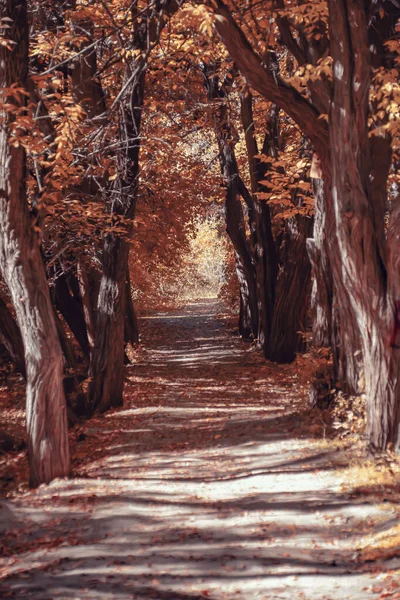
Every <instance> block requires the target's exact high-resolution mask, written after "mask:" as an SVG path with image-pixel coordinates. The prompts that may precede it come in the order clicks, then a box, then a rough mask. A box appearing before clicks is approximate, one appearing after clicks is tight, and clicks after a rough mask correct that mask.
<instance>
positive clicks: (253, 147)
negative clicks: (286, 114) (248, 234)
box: [240, 90, 278, 356]
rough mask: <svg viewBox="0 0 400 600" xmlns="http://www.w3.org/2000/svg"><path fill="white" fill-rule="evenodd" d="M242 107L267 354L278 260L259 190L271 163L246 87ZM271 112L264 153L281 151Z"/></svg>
mask: <svg viewBox="0 0 400 600" xmlns="http://www.w3.org/2000/svg"><path fill="white" fill-rule="evenodd" d="M240 106H241V119H242V126H243V131H244V135H245V141H246V148H247V159H248V165H249V172H250V183H251V194H248V195H247V194H246V191H245V190H244V189H243V188H241V193H242V196H243V197H244V199H245V201H246V202H247V205H248V207H249V220H250V229H251V230H252V231H254V238H255V241H254V244H253V261H254V265H255V271H256V282H257V306H258V333H257V336H256V337H257V339H258V343H259V344H260V346H261V348H262V349H263V351H264V355H265V356H266V349H267V345H268V340H269V337H270V333H271V328H272V319H273V312H274V303H275V285H276V278H277V274H278V259H277V253H276V247H275V241H274V237H273V234H272V226H271V214H270V210H269V206H268V204H267V203H266V202H262V201H259V200H258V199H257V193H258V192H260V191H262V188H261V185H260V181H262V180H263V179H264V178H265V174H266V169H267V166H266V164H265V163H262V162H261V161H260V160H259V159H258V146H257V141H256V134H255V126H254V119H253V97H252V95H251V93H250V90H246V91H245V92H244V93H242V94H241V95H240ZM271 113H272V114H271V115H270V118H268V122H267V132H266V135H265V139H264V147H263V153H266V154H268V155H269V156H272V155H273V154H274V152H277V147H276V142H277V137H278V136H277V135H276V132H277V129H278V128H277V122H278V115H277V110H276V108H275V107H273V108H272V111H271ZM246 198H247V200H246Z"/></svg>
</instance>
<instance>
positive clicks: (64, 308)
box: [53, 272, 90, 356]
mask: <svg viewBox="0 0 400 600" xmlns="http://www.w3.org/2000/svg"><path fill="white" fill-rule="evenodd" d="M53 295H54V305H55V307H56V308H57V310H59V311H60V313H61V314H62V316H63V318H64V320H65V322H66V323H67V325H68V327H69V328H70V329H71V331H72V333H73V334H74V336H75V338H76V340H77V342H78V343H79V345H80V347H81V348H82V350H83V353H84V354H85V356H89V354H90V346H89V340H88V335H87V331H86V322H85V317H84V312H83V308H82V304H81V302H80V301H79V300H78V299H77V298H76V297H75V296H74V295H73V294H71V291H70V289H69V286H68V277H67V275H66V274H65V273H64V272H61V273H60V274H56V276H55V281H54V294H53Z"/></svg>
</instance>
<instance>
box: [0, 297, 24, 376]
mask: <svg viewBox="0 0 400 600" xmlns="http://www.w3.org/2000/svg"><path fill="white" fill-rule="evenodd" d="M0 339H1V341H2V342H3V344H4V346H5V348H6V350H7V352H8V354H9V356H10V358H11V360H12V361H13V363H14V364H15V366H16V367H17V369H18V371H19V372H20V373H22V375H23V376H24V377H26V369H25V359H24V344H23V342H22V337H21V332H20V330H19V328H18V325H17V324H16V322H15V321H14V319H13V317H12V315H11V313H10V311H9V310H8V308H7V306H6V304H5V303H4V302H3V300H2V299H1V298H0Z"/></svg>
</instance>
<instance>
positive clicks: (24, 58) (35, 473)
mask: <svg viewBox="0 0 400 600" xmlns="http://www.w3.org/2000/svg"><path fill="white" fill-rule="evenodd" d="M4 18H7V19H11V21H10V24H11V27H10V29H6V30H5V34H6V37H7V39H9V40H11V42H12V43H13V45H12V47H11V48H7V47H6V46H4V45H2V46H0V63H1V64H2V65H3V67H2V69H1V70H0V87H1V88H5V89H6V90H7V89H8V88H9V87H10V86H12V85H14V84H16V85H17V87H19V88H25V87H26V83H27V70H28V39H29V33H28V32H29V29H28V20H27V6H26V0H1V1H0V21H1V19H4ZM3 94H4V95H5V96H6V98H5V99H6V101H7V102H8V103H10V104H15V107H16V109H17V108H18V106H21V105H23V103H24V96H22V95H21V96H20V100H19V101H18V100H16V99H15V98H13V97H12V96H9V97H7V92H5V93H4V92H3ZM13 119H14V116H13V115H12V114H10V113H8V114H6V113H5V111H3V115H2V119H1V122H0V265H1V269H2V273H3V277H4V280H5V282H6V283H7V286H8V288H9V290H10V294H11V298H12V301H13V304H14V308H15V313H16V317H17V322H18V325H19V328H20V331H21V335H22V339H23V343H24V350H25V364H26V370H27V392H26V396H27V403H26V415H27V437H28V455H29V465H30V484H31V485H32V486H37V485H39V484H41V483H48V482H50V481H51V480H52V479H54V478H55V477H64V476H67V475H68V474H69V471H70V457H69V447H68V432H67V414H66V402H65V395H64V390H63V358H62V352H61V347H60V343H59V341H58V337H57V329H56V324H55V319H54V312H53V306H52V303H51V299H50V293H49V289H48V286H47V280H46V274H45V269H44V265H43V262H42V258H41V254H40V249H39V240H38V237H37V234H36V233H35V232H34V230H33V227H32V223H31V219H30V215H29V212H28V205H27V200H26V179H25V178H26V167H25V161H26V157H25V151H24V149H23V148H22V147H21V146H18V147H16V146H14V145H13V144H12V141H11V140H10V136H11V127H12V123H13Z"/></svg>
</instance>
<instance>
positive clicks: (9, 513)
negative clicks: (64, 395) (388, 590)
mask: <svg viewBox="0 0 400 600" xmlns="http://www.w3.org/2000/svg"><path fill="white" fill-rule="evenodd" d="M217 311H218V305H217V304H216V303H214V302H208V303H198V304H193V305H190V306H188V307H186V309H185V310H183V311H182V312H180V313H179V312H177V313H166V314H161V315H157V316H156V317H151V318H150V317H148V318H147V319H146V327H145V328H143V329H146V330H147V331H148V333H147V337H146V338H145V339H144V344H143V348H142V350H141V351H140V352H139V356H140V358H139V360H138V363H137V364H136V365H134V366H132V367H129V368H128V369H127V377H128V381H127V386H126V402H125V405H124V407H123V408H122V409H121V410H120V411H112V412H110V413H107V414H106V415H105V416H104V417H102V418H99V419H95V420H93V421H91V422H90V423H89V425H88V429H87V433H86V435H85V436H82V439H81V440H80V441H76V442H75V443H74V453H75V473H76V475H77V478H76V479H73V480H70V481H55V482H54V483H52V484H51V485H50V486H47V487H42V488H40V489H39V490H38V491H36V492H32V493H28V494H26V495H25V496H23V497H18V498H17V499H16V500H14V501H12V502H3V503H2V510H1V515H2V517H1V522H0V526H1V529H2V530H3V536H2V540H3V547H4V554H3V557H2V558H1V560H0V566H1V577H2V580H1V582H0V597H1V598H9V597H11V598H37V599H38V600H39V599H40V600H47V599H53V598H73V599H81V598H82V599H84V598H88V599H95V598H96V599H107V598H118V599H135V598H137V599H142V598H143V599H152V600H164V599H168V600H191V599H192V600H193V599H200V598H214V599H215V600H223V599H229V600H230V599H240V600H252V599H253V598H254V599H258V598H261V599H267V598H270V599H271V600H275V599H289V598H290V599H302V598H304V599H310V600H311V599H312V600H313V599H323V598H325V599H327V600H336V599H337V600H339V599H340V600H344V599H346V598H349V599H352V600H355V599H359V600H364V599H369V598H380V597H383V596H382V591H383V589H385V585H386V584H387V581H388V579H387V578H388V577H389V580H390V577H391V571H392V570H394V569H395V568H398V567H399V564H398V563H399V561H397V562H396V560H393V561H392V562H391V563H386V564H384V565H383V564H380V565H377V564H375V563H366V564H363V563H362V562H360V559H359V553H358V546H359V543H360V540H361V538H362V537H363V536H364V535H365V534H366V533H369V532H371V531H373V530H377V531H381V530H382V529H384V528H385V527H386V526H387V525H388V524H390V523H392V521H393V519H396V518H397V516H398V515H396V512H395V510H394V508H393V506H390V505H372V504H367V503H363V502H362V500H358V501H357V502H355V501H354V500H350V499H349V498H348V497H347V496H346V495H345V494H344V493H343V492H342V491H341V479H340V470H339V469H338V467H339V466H340V464H341V460H342V459H341V458H340V456H339V455H338V453H337V452H336V450H335V447H334V446H333V445H330V444H329V443H328V442H324V441H323V440H321V439H316V437H312V436H311V435H310V433H309V432H307V429H306V428H304V429H302V427H301V423H299V419H300V416H299V412H298V411H299V406H301V402H302V398H301V392H300V391H299V388H298V383H297V380H296V376H295V374H294V371H292V370H290V369H288V368H284V369H282V368H280V367H278V366H276V365H268V364H265V363H264V362H263V361H262V359H261V358H259V359H258V358H256V357H255V353H254V351H253V350H252V348H251V347H250V346H249V345H246V344H244V343H242V342H240V341H239V340H237V339H235V338H234V337H232V335H231V334H230V333H229V330H227V329H226V327H225V326H224V323H223V321H222V320H220V319H219V318H218V317H217ZM394 577H395V575H394V572H393V573H392V579H393V578H394ZM392 583H393V581H392ZM393 589H395V588H393ZM385 597H389V598H390V597H393V598H395V597H396V596H394V595H393V596H385Z"/></svg>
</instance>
